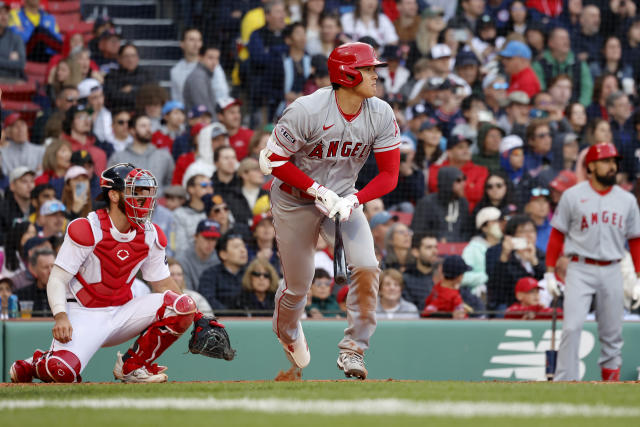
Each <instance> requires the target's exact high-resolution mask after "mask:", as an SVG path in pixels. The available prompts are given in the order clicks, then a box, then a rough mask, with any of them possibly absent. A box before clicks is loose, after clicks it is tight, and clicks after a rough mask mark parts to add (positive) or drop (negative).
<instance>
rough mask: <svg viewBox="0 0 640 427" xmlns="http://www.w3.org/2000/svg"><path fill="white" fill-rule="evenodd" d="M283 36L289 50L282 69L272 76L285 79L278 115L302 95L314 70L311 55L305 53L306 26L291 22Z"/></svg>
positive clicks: (279, 98)
mask: <svg viewBox="0 0 640 427" xmlns="http://www.w3.org/2000/svg"><path fill="white" fill-rule="evenodd" d="M282 36H283V37H284V42H285V43H286V45H287V46H288V50H287V53H286V54H285V55H284V57H283V67H281V68H282V71H279V72H278V74H277V75H274V76H272V78H273V79H277V80H280V81H281V80H284V90H283V92H282V93H281V94H280V96H279V97H278V100H279V101H280V105H279V106H278V109H277V111H276V115H277V116H280V115H282V113H283V112H284V109H285V108H286V106H287V105H289V104H291V103H292V102H293V101H295V100H296V99H298V98H299V97H301V96H302V91H303V89H304V84H305V82H306V81H307V79H308V78H309V77H310V76H311V71H312V70H311V57H310V56H309V55H308V54H306V53H305V46H306V44H307V36H306V32H305V30H304V26H303V25H302V24H301V23H299V22H296V23H293V24H289V25H287V26H286V27H285V29H284V30H283V31H282ZM275 71H277V70H274V72H275Z"/></svg>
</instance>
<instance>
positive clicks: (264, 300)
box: [233, 0, 313, 317]
mask: <svg viewBox="0 0 640 427" xmlns="http://www.w3.org/2000/svg"><path fill="white" fill-rule="evenodd" d="M312 1H313V0H312ZM277 289H278V273H277V272H276V270H275V269H274V268H273V266H272V265H271V264H269V262H268V261H266V260H264V259H261V258H256V259H254V260H253V261H251V262H250V263H249V265H248V266H247V271H245V273H244V275H243V276H242V290H241V291H240V295H239V296H238V298H237V299H236V301H235V304H234V307H233V308H236V309H238V310H244V311H245V312H246V313H247V315H248V316H249V317H251V316H257V317H260V316H272V315H273V310H274V309H275V296H276V290H277ZM253 311H259V312H260V313H252V312H253Z"/></svg>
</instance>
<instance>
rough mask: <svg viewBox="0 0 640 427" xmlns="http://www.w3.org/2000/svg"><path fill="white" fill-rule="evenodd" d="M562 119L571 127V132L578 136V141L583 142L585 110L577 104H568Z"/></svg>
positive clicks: (585, 119) (585, 122)
mask: <svg viewBox="0 0 640 427" xmlns="http://www.w3.org/2000/svg"><path fill="white" fill-rule="evenodd" d="M564 117H565V118H566V119H567V121H568V122H569V126H571V131H572V132H573V133H574V134H576V135H577V136H578V141H580V142H583V141H584V140H585V131H586V129H587V109H586V108H585V107H584V105H582V104H580V103H579V102H574V103H572V104H569V106H568V107H567V109H566V110H565V113H564Z"/></svg>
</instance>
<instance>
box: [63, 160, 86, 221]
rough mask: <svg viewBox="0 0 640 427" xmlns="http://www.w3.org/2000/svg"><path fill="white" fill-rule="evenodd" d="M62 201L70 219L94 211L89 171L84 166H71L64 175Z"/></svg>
mask: <svg viewBox="0 0 640 427" xmlns="http://www.w3.org/2000/svg"><path fill="white" fill-rule="evenodd" d="M62 203H63V204H64V205H65V207H66V213H67V219H69V220H70V221H72V220H74V219H76V218H85V217H86V216H87V215H88V214H89V212H91V211H92V204H91V186H90V185H89V173H88V172H87V170H86V169H85V168H83V167H82V166H71V167H70V168H69V169H68V170H67V173H66V174H65V175H64V188H63V189H62Z"/></svg>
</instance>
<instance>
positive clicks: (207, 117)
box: [171, 105, 213, 161]
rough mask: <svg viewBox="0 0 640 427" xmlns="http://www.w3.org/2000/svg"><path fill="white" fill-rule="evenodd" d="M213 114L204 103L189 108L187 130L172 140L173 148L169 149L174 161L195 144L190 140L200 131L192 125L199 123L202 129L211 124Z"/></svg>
mask: <svg viewBox="0 0 640 427" xmlns="http://www.w3.org/2000/svg"><path fill="white" fill-rule="evenodd" d="M212 118H213V116H212V114H211V112H210V111H208V110H207V107H206V105H197V106H195V107H193V108H192V109H191V111H189V112H188V113H187V129H188V130H189V131H188V132H185V133H183V134H182V135H180V136H178V137H177V138H176V139H175V140H174V141H173V148H172V150H171V154H172V155H173V158H174V159H176V161H177V160H178V159H179V158H180V156H181V155H182V154H185V153H189V152H190V151H191V150H192V149H193V148H194V147H195V145H197V144H192V143H191V142H192V141H191V140H192V139H194V138H195V137H196V136H197V134H198V133H199V132H200V130H199V129H198V130H197V131H196V130H195V129H194V126H196V125H198V124H200V125H201V127H200V129H202V128H203V127H205V126H207V125H209V124H211V120H212Z"/></svg>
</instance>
